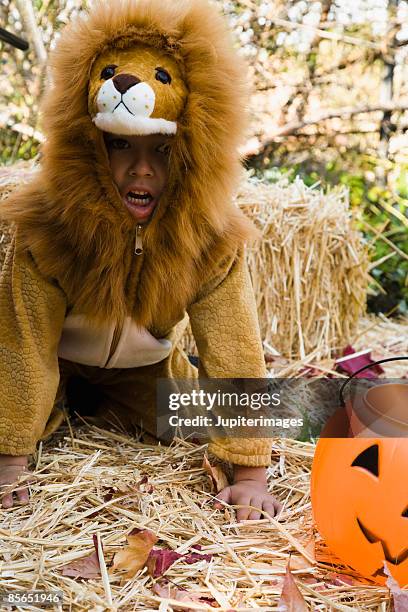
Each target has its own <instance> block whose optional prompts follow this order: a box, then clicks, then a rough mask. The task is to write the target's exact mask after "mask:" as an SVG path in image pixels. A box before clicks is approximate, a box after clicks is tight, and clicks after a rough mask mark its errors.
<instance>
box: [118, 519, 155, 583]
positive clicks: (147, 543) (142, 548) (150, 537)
mask: <svg viewBox="0 0 408 612" xmlns="http://www.w3.org/2000/svg"><path fill="white" fill-rule="evenodd" d="M127 540H128V543H129V546H127V547H126V548H125V549H124V550H121V551H119V552H117V553H116V554H115V556H114V558H113V566H112V570H125V572H126V573H125V576H126V578H133V576H134V575H135V574H136V573H137V572H138V571H139V570H140V569H141V568H142V567H143V566H144V565H145V563H146V561H147V559H148V557H149V554H150V551H151V549H152V548H153V545H154V544H155V543H156V542H157V536H156V535H155V534H154V533H153V531H150V529H138V528H135V529H133V530H132V531H131V532H130V534H129V535H128V536H127Z"/></svg>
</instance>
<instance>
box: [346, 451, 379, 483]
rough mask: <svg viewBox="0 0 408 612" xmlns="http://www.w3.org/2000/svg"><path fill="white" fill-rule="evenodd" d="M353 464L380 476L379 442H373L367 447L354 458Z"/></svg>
mask: <svg viewBox="0 0 408 612" xmlns="http://www.w3.org/2000/svg"><path fill="white" fill-rule="evenodd" d="M351 465H352V466H354V467H362V468H364V469H365V470H367V471H368V472H371V474H373V475H374V476H377V477H378V444H373V445H372V446H369V447H368V448H366V449H365V450H364V451H363V452H362V453H360V454H359V455H358V456H357V457H356V458H355V459H354V461H353V463H352V464H351Z"/></svg>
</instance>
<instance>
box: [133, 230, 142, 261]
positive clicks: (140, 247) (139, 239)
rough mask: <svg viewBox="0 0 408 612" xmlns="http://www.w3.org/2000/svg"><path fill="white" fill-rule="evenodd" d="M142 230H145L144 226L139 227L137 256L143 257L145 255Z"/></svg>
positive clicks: (136, 240) (136, 242)
mask: <svg viewBox="0 0 408 612" xmlns="http://www.w3.org/2000/svg"><path fill="white" fill-rule="evenodd" d="M142 230H143V228H142V226H141V225H137V227H136V239H135V255H141V254H142V253H143V240H142Z"/></svg>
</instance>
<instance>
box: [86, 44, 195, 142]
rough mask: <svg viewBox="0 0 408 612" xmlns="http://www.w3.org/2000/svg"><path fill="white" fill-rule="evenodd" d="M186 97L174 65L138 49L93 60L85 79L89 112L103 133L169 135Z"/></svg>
mask: <svg viewBox="0 0 408 612" xmlns="http://www.w3.org/2000/svg"><path fill="white" fill-rule="evenodd" d="M186 97H187V88H186V86H185V83H184V81H183V78H182V75H181V71H180V68H179V66H178V64H177V62H176V61H175V60H174V59H173V58H172V57H170V56H169V55H167V54H165V53H163V51H161V50H156V49H154V48H152V47H149V46H147V45H143V44H139V45H135V46H134V47H133V48H132V49H124V50H123V49H122V50H119V49H112V50H108V51H105V52H104V53H103V54H102V55H101V56H100V57H98V59H97V60H96V61H95V63H94V65H93V67H92V71H91V75H90V81H89V97H88V109H89V114H90V115H91V117H92V120H93V122H94V123H95V125H96V127H98V128H99V129H100V130H102V131H105V132H110V133H112V134H122V135H128V136H130V135H141V136H142V135H147V134H157V133H161V134H170V135H173V134H175V133H176V131H177V118H178V117H179V116H180V114H181V112H182V110H183V108H184V105H185V101H186Z"/></svg>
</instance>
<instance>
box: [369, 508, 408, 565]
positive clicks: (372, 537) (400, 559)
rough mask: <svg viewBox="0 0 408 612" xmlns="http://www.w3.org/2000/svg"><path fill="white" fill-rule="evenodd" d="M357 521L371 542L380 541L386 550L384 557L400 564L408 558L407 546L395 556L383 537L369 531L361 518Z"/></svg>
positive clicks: (390, 561)
mask: <svg viewBox="0 0 408 612" xmlns="http://www.w3.org/2000/svg"><path fill="white" fill-rule="evenodd" d="M357 523H358V526H359V527H360V529H361V531H362V532H363V534H364V536H365V537H366V539H367V540H368V541H369V542H370V544H373V543H374V542H380V544H381V546H382V548H383V551H384V557H385V559H386V560H387V561H388V562H389V563H392V564H393V565H399V564H400V563H403V562H404V561H406V560H407V559H408V548H405V550H403V551H402V552H401V553H400V554H399V555H398V556H397V557H393V556H392V555H391V553H390V551H389V548H388V546H387V544H386V543H385V542H384V541H383V540H381V538H378V537H377V536H375V535H374V534H373V533H371V531H369V530H368V529H367V527H365V526H364V525H363V523H362V522H361V521H360V519H359V518H357Z"/></svg>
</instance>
